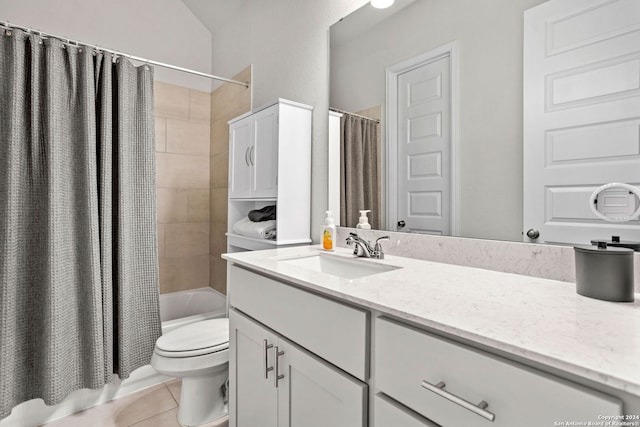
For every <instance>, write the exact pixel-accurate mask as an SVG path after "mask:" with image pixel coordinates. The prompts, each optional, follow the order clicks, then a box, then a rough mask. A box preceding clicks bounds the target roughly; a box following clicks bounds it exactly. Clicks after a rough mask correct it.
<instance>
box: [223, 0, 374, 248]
mask: <svg viewBox="0 0 640 427" xmlns="http://www.w3.org/2000/svg"><path fill="white" fill-rule="evenodd" d="M364 3H366V0H295V1H292V0H269V1H264V0H249V1H247V2H246V3H245V4H244V5H243V6H242V7H241V8H239V9H238V11H237V12H236V13H235V14H234V15H233V16H232V17H231V18H230V19H229V24H228V25H226V26H225V27H223V28H220V29H219V30H218V31H216V33H215V36H214V38H213V68H214V69H213V73H214V74H218V75H223V76H231V75H234V74H235V73H237V72H238V71H240V70H242V69H243V68H244V67H246V66H247V65H248V64H253V67H254V68H253V88H252V89H253V100H254V101H253V104H254V106H260V105H265V104H268V103H270V102H273V101H275V100H276V99H277V98H287V99H291V100H294V101H299V102H303V103H306V104H310V105H313V106H314V113H313V147H312V183H311V195H312V201H311V227H312V228H311V232H312V237H313V238H314V241H316V242H317V241H318V240H319V233H320V226H321V224H322V223H323V218H324V211H325V210H326V207H327V138H328V133H327V127H328V108H329V105H328V98H329V86H328V75H329V74H328V73H329V70H328V30H329V26H331V24H333V23H335V22H337V21H338V20H339V19H340V18H342V17H343V16H346V15H348V14H349V13H351V12H353V11H354V10H356V9H357V8H358V7H360V6H362V5H363V4H364Z"/></svg>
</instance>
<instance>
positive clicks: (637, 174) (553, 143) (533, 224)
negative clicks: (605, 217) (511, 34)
mask: <svg viewBox="0 0 640 427" xmlns="http://www.w3.org/2000/svg"><path fill="white" fill-rule="evenodd" d="M524 22H525V29H524V221H523V222H524V224H523V225H524V227H523V228H524V231H525V237H524V240H525V241H529V238H528V237H527V235H528V234H529V233H526V230H528V229H533V230H539V237H538V239H537V240H533V241H539V242H543V241H544V242H565V243H567V242H570V243H587V244H588V243H589V242H590V240H593V239H599V240H607V239H609V238H610V237H611V236H612V235H619V236H620V237H621V238H622V239H624V240H638V241H640V222H639V221H631V222H628V223H624V224H623V223H619V224H611V223H606V222H604V221H602V220H601V219H599V218H597V217H596V216H595V214H594V213H593V212H592V211H591V206H590V201H589V200H590V196H591V193H592V192H593V191H594V190H595V189H596V188H598V187H600V186H601V185H602V184H605V183H608V182H626V183H629V184H632V185H636V186H637V185H638V183H639V182H640V133H639V132H638V129H639V127H640V119H639V117H640V79H639V76H640V53H639V51H638V43H639V41H640V31H638V28H640V2H638V1H637V0H616V1H612V0H608V1H601V0H598V1H593V0H592V1H585V0H551V1H548V2H546V3H543V4H542V5H540V6H537V7H535V8H532V9H530V10H528V11H526V12H525V21H524ZM614 196H615V197H614ZM605 199H607V200H605ZM629 200H630V199H629V198H628V194H624V192H623V194H615V195H614V194H608V198H604V197H603V200H602V204H603V205H605V204H607V203H608V204H609V206H608V208H607V209H609V210H616V209H618V210H620V209H622V210H625V209H626V210H629V209H632V206H631V202H630V201H629ZM603 209H604V206H603Z"/></svg>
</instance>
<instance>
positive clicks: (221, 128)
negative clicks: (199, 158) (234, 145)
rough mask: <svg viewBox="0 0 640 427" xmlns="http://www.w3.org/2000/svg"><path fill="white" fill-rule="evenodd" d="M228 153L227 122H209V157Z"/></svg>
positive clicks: (219, 120) (220, 120)
mask: <svg viewBox="0 0 640 427" xmlns="http://www.w3.org/2000/svg"><path fill="white" fill-rule="evenodd" d="M228 151H229V125H228V124H227V120H224V119H218V120H214V121H212V122H211V155H212V156H213V155H214V154H218V153H223V152H228Z"/></svg>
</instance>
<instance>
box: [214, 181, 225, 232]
mask: <svg viewBox="0 0 640 427" xmlns="http://www.w3.org/2000/svg"><path fill="white" fill-rule="evenodd" d="M227 202H228V190H227V189H226V188H212V189H211V204H210V206H211V207H210V212H211V213H210V215H211V222H212V223H222V224H225V226H226V224H227V214H228V212H227Z"/></svg>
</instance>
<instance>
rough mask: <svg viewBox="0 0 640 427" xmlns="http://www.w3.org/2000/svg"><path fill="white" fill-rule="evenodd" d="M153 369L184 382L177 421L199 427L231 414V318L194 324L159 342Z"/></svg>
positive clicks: (171, 333) (154, 352) (153, 359)
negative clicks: (228, 397) (227, 391)
mask: <svg viewBox="0 0 640 427" xmlns="http://www.w3.org/2000/svg"><path fill="white" fill-rule="evenodd" d="M151 366H152V367H153V368H154V369H155V370H156V371H158V372H159V373H161V374H164V375H169V376H173V377H177V378H181V379H182V391H181V393H180V409H179V410H178V421H179V422H180V424H182V425H183V426H186V427H194V426H199V425H201V424H205V423H208V422H211V421H214V420H216V419H219V418H221V417H224V416H225V415H227V413H228V409H227V404H226V403H225V387H224V386H225V384H226V381H227V378H228V373H229V319H227V318H224V319H210V320H202V321H199V322H195V323H191V324H189V325H186V326H182V327H180V328H178V329H175V330H173V331H171V332H169V333H167V334H165V335H162V336H161V337H160V338H158V341H156V347H155V349H154V351H153V356H152V357H151Z"/></svg>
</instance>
